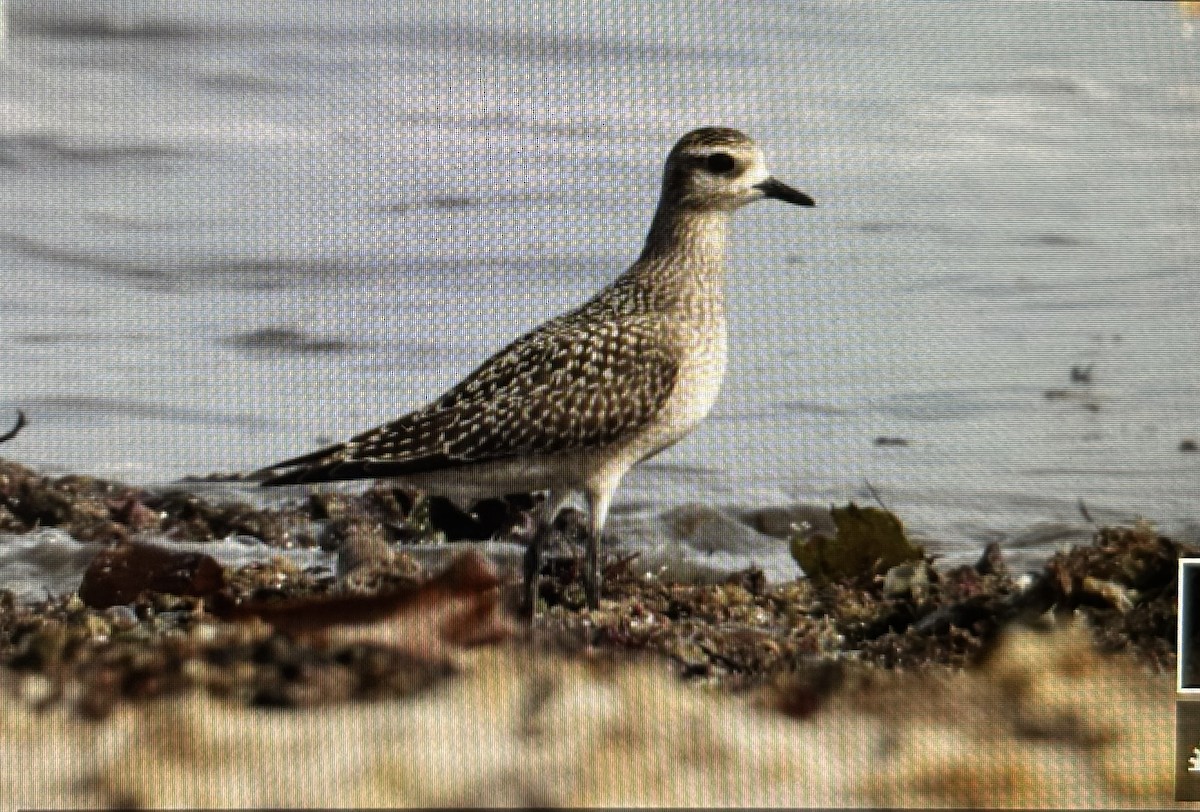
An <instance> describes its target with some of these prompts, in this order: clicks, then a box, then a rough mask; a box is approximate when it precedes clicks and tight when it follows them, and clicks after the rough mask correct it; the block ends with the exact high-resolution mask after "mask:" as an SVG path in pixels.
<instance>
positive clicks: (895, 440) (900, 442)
mask: <svg viewBox="0 0 1200 812" xmlns="http://www.w3.org/2000/svg"><path fill="white" fill-rule="evenodd" d="M875 445H876V446H879V447H883V448H908V440H906V439H905V438H903V437H887V436H883V435H880V436H879V437H876V438H875Z"/></svg>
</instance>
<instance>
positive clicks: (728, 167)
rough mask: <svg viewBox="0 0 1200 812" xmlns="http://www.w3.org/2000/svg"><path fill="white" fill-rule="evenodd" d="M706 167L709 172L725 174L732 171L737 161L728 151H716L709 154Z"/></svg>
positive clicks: (705, 163)
mask: <svg viewBox="0 0 1200 812" xmlns="http://www.w3.org/2000/svg"><path fill="white" fill-rule="evenodd" d="M704 165H705V167H706V168H707V169H708V171H709V172H712V173H713V174H716V175H724V174H725V173H726V172H732V171H733V167H734V166H736V165H737V164H736V162H735V161H734V160H733V156H732V155H730V154H729V153H728V152H714V153H713V154H712V155H709V156H708V160H706V161H705V162H704Z"/></svg>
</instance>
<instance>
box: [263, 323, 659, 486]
mask: <svg viewBox="0 0 1200 812" xmlns="http://www.w3.org/2000/svg"><path fill="white" fill-rule="evenodd" d="M662 327H663V324H662V323H661V322H660V321H655V320H651V319H649V318H647V317H625V318H621V319H617V320H613V321H603V322H590V321H584V320H582V319H577V318H571V317H570V316H567V317H562V318H560V319H556V320H554V321H551V322H548V323H547V324H545V325H543V326H542V327H541V328H539V329H537V330H535V331H534V332H531V333H528V334H526V335H525V336H522V337H521V338H519V339H517V340H516V341H514V342H513V343H512V344H510V345H508V346H507V347H505V348H504V349H503V350H501V351H499V352H498V353H496V354H495V355H493V356H492V357H491V358H489V359H488V360H487V361H485V362H484V363H483V364H481V365H480V366H479V367H478V368H477V369H476V370H475V371H474V372H472V373H471V374H470V375H468V376H467V377H466V379H464V380H463V381H462V382H461V383H459V384H458V385H457V386H455V387H454V388H453V389H451V390H450V391H448V392H447V393H446V394H444V395H442V396H441V397H440V398H438V399H437V400H435V401H434V402H433V403H431V404H429V405H428V406H426V407H425V408H423V409H419V410H417V411H415V412H411V413H409V414H407V415H405V416H404V417H401V418H399V419H397V420H394V421H392V422H390V423H387V424H385V425H383V426H380V427H378V428H375V429H372V430H370V431H366V432H363V433H362V434H359V435H356V436H355V437H352V438H351V439H350V440H349V441H348V442H345V443H341V444H339V445H335V446H330V447H328V448H324V449H321V450H319V451H315V452H313V453H310V454H305V455H304V456H301V457H296V458H294V459H291V460H287V461H284V462H281V463H278V464H276V465H273V466H270V467H269V468H266V469H263V470H262V471H261V472H258V473H259V474H265V475H267V476H268V478H267V479H265V480H264V481H263V484H264V485H286V484H294V483H299V482H323V481H330V480H341V479H362V478H375V477H393V476H404V475H406V474H417V473H422V472H426V471H434V470H440V469H444V468H452V467H457V466H463V465H471V464H474V463H480V462H488V461H492V460H500V459H504V458H506V457H513V456H518V455H526V454H551V453H554V452H560V451H569V450H572V449H577V448H583V447H593V446H598V445H605V444H608V443H612V442H615V441H618V440H620V439H622V438H623V437H626V436H628V435H630V434H631V433H634V432H636V431H637V430H638V429H639V428H641V427H643V426H645V425H646V424H647V422H648V421H650V420H651V419H652V418H653V417H654V415H655V414H656V413H657V412H658V411H659V410H660V409H661V408H662V407H663V405H664V404H665V403H666V401H667V398H668V397H670V395H671V392H672V390H673V389H674V387H675V384H676V381H677V379H678V376H679V362H678V360H677V357H676V354H675V352H673V347H672V345H671V340H672V338H671V336H670V331H664V330H663V329H662Z"/></svg>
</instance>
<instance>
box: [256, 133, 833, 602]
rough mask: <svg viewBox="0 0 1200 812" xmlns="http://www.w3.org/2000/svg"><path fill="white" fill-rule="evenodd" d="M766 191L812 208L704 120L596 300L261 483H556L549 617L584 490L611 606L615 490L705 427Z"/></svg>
mask: <svg viewBox="0 0 1200 812" xmlns="http://www.w3.org/2000/svg"><path fill="white" fill-rule="evenodd" d="M765 197H770V198H775V199H778V200H782V201H785V202H787V203H791V204H794V205H797V206H812V205H814V204H813V200H812V198H810V197H809V196H808V195H806V194H804V193H803V192H799V191H797V190H795V189H793V188H791V187H790V186H788V185H786V184H784V183H782V182H780V181H779V180H776V179H775V178H774V177H772V176H771V174H770V173H769V172H768V171H767V168H766V163H765V161H764V158H763V153H762V150H761V149H759V147H758V145H757V144H755V142H754V141H753V140H751V139H750V138H749V137H748V136H746V135H745V134H743V133H741V132H739V131H737V130H733V129H729V128H725V127H704V128H702V129H698V130H694V131H692V132H690V133H688V134H687V135H685V136H683V138H681V139H680V140H679V142H678V143H676V144H675V147H674V148H673V149H672V150H671V152H670V154H669V155H668V156H667V162H666V168H665V170H664V173H663V183H662V195H661V197H660V199H659V203H658V209H657V211H656V212H655V214H654V219H653V221H652V222H651V224H650V231H649V234H648V235H647V237H646V245H645V247H644V248H643V249H642V253H641V256H640V257H638V260H637V261H636V262H635V263H634V264H633V265H632V266H631V267H630V268H629V270H627V271H625V273H623V274H622V275H621V276H619V277H618V278H617V279H616V280H615V281H613V282H612V284H610V285H609V286H608V287H606V288H604V289H603V290H601V291H600V292H599V293H598V294H596V295H595V296H594V297H592V299H590V300H589V301H587V302H586V303H584V304H583V305H581V306H580V307H578V308H576V309H575V310H572V311H570V312H569V313H566V314H563V315H561V316H558V317H557V318H554V319H551V320H550V321H547V322H546V323H544V324H542V325H541V326H540V327H537V328H536V329H534V330H532V331H531V332H529V333H527V334H525V335H523V336H521V337H520V338H518V339H517V340H515V341H513V342H512V343H511V344H509V345H508V346H507V347H505V348H504V349H502V350H500V351H499V352H497V353H496V354H495V355H493V356H492V357H491V358H489V359H487V360H486V361H484V362H483V363H482V364H481V365H480V366H479V367H478V368H477V369H475V371H474V372H472V373H471V374H469V375H468V376H467V377H466V378H465V379H464V380H463V381H462V382H461V383H459V384H458V385H457V386H455V387H454V388H453V389H451V390H450V391H448V392H446V393H445V394H443V395H442V396H441V397H439V398H437V399H436V400H434V401H433V402H431V403H430V404H428V405H427V406H425V407H423V408H421V409H418V410H416V411H414V412H411V413H409V414H406V415H404V416H403V417H400V418H398V419H396V420H393V421H392V422H390V423H387V424H385V425H382V426H379V427H378V428H374V429H371V430H370V431H365V432H363V433H361V434H358V435H356V436H354V437H352V438H350V439H349V440H347V441H346V442H344V443H339V444H337V445H334V446H330V447H328V448H323V449H321V450H319V451H314V452H312V453H310V454H305V455H303V456H300V457H295V458H293V459H290V460H285V461H284V462H280V463H276V464H275V465H271V466H268V467H267V468H264V469H261V470H260V471H258V472H256V474H255V476H257V478H259V479H262V480H263V481H262V484H263V485H292V484H298V483H306V482H328V481H333V480H346V479H367V478H369V479H394V480H397V481H400V482H403V483H406V484H408V485H410V486H413V487H415V488H417V489H419V490H422V491H425V492H427V493H431V494H438V495H443V496H448V497H450V498H451V499H452V500H454V501H458V502H465V503H469V502H470V501H471V500H478V499H483V498H487V497H496V496H503V495H507V494H514V493H530V492H536V491H545V492H546V493H547V497H546V500H545V503H544V507H543V509H542V511H541V514H540V518H539V519H538V526H537V529H536V531H535V532H534V534H533V538H532V539H531V540H530V541H529V545H528V548H527V552H526V554H525V558H524V577H525V592H524V599H525V602H526V607H527V609H528V611H530V612H531V613H532V612H536V606H537V595H538V578H539V572H540V569H541V556H542V552H541V551H542V545H543V542H544V540H545V538H546V535H547V533H548V532H549V530H550V527H551V526H552V524H553V522H554V520H555V518H556V516H557V515H558V513H559V511H560V510H561V509H562V508H563V507H565V505H566V504H567V503H568V502H569V501H570V500H571V499H572V498H574V497H579V496H581V497H582V499H583V501H584V503H585V505H584V506H585V508H586V511H587V515H588V537H587V551H586V558H585V566H584V591H585V594H586V597H587V603H588V606H589V607H590V608H592V609H595V608H597V607H598V606H599V600H600V589H601V575H600V568H599V544H600V538H601V533H602V531H603V530H604V520H605V517H606V516H607V515H608V509H609V505H610V504H611V502H612V498H613V493H614V492H615V491H616V490H617V487H618V485H619V484H620V482H621V478H622V477H623V476H624V475H625V473H626V472H627V471H628V470H629V469H630V468H632V467H633V466H634V465H635V464H637V463H638V462H641V461H642V460H645V459H648V458H649V457H652V456H654V455H655V454H657V453H659V452H660V451H662V450H663V449H665V448H667V447H669V446H671V445H673V444H674V443H676V442H678V441H679V440H681V439H682V438H683V437H685V436H686V435H687V434H688V433H689V432H691V431H692V430H693V429H694V428H696V426H697V425H698V424H699V423H700V421H701V420H703V419H704V417H705V416H706V415H707V414H708V412H709V410H710V409H711V408H712V405H713V402H714V401H715V400H716V398H717V392H718V391H719V389H720V387H721V382H722V380H723V379H724V377H725V366H726V356H727V350H726V328H725V308H724V293H723V284H724V276H725V248H726V240H727V235H728V231H729V220H730V215H731V214H732V213H733V212H734V210H736V209H739V208H741V207H742V206H744V205H746V204H748V203H752V202H754V201H756V200H760V199H762V198H765Z"/></svg>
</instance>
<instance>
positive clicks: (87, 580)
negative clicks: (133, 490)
mask: <svg viewBox="0 0 1200 812" xmlns="http://www.w3.org/2000/svg"><path fill="white" fill-rule="evenodd" d="M224 585H225V578H224V573H223V572H222V570H221V565H220V564H218V563H217V562H216V560H215V559H213V558H212V557H211V556H207V555H204V554H203V553H184V552H172V551H171V550H167V549H164V548H162V547H156V546H153V545H149V544H136V543H126V544H119V545H117V546H115V547H109V548H107V549H105V550H101V551H100V553H98V554H97V555H96V557H95V558H93V559H92V563H91V564H90V565H89V566H88V568H87V571H86V572H85V573H84V574H83V583H81V584H80V586H79V598H80V599H81V600H82V601H83V602H84V603H85V604H87V605H88V606H91V607H94V608H96V609H107V608H108V607H110V606H117V605H120V604H126V603H131V602H133V601H134V600H136V599H137V597H138V595H140V594H142V593H143V592H146V591H151V592H168V593H171V594H173V595H191V596H196V597H203V596H205V595H211V594H212V593H214V592H216V591H217V590H219V589H221V587H223V586H224Z"/></svg>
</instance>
